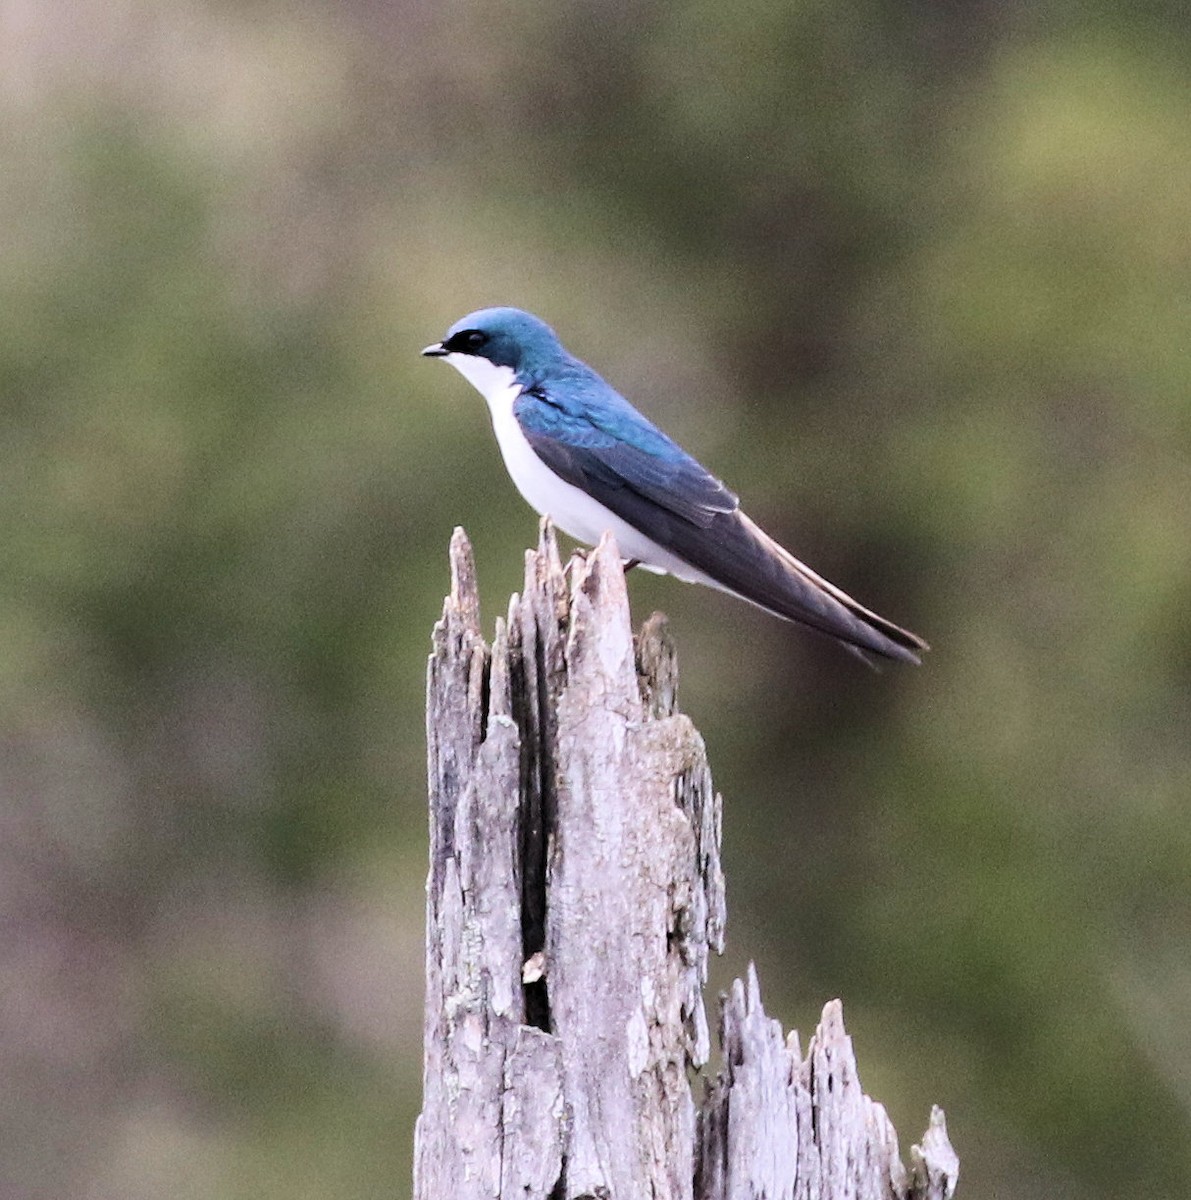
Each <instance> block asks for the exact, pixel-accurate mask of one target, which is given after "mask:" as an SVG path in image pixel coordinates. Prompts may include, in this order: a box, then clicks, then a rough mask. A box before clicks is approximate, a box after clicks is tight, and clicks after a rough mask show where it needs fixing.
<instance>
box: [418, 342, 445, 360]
mask: <svg viewBox="0 0 1191 1200" xmlns="http://www.w3.org/2000/svg"><path fill="white" fill-rule="evenodd" d="M448 353H450V351H448V350H447V349H446V347H445V346H444V345H443V344H442V342H433V343H431V345H429V346H427V347H426V349H425V350H423V351H422V357H423V358H443V357H444V356H445V355H447V354H448Z"/></svg>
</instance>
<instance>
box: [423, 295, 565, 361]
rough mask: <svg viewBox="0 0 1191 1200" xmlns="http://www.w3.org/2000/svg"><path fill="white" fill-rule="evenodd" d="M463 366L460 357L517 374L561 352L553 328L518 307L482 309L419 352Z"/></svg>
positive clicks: (459, 322)
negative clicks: (482, 360) (485, 362)
mask: <svg viewBox="0 0 1191 1200" xmlns="http://www.w3.org/2000/svg"><path fill="white" fill-rule="evenodd" d="M422 353H423V354H424V355H427V356H428V357H430V358H445V359H447V361H448V362H450V363H451V364H452V366H456V367H459V368H460V370H462V369H463V366H464V365H465V364H464V363H463V362H462V361H461V360H463V359H466V358H471V359H484V360H486V361H487V362H489V363H491V364H492V365H493V366H495V367H506V368H509V369H510V370H512V371H513V372H514V373H516V374H520V373H522V372H529V373H532V372H533V371H534V370H535V369H538V368H540V367H541V366H543V365H545V363H547V362H548V361H549V360H551V359H552V358H555V357H557V356H558V355H560V354H562V353H563V349H562V345H561V343H560V342H559V340H558V337H557V336H556V335H555V333H554V330H553V329H551V328H550V326H549V325H547V324H546V322H545V321H542V320H540V319H539V318H538V317H535V316H534V315H533V314H532V313H527V312H523V311H522V310H521V309H519V308H481V309H480V310H479V311H478V312H473V313H469V314H468V315H467V316H466V317H463V318H462V319H461V320H458V321H456V322H455V324H454V325H452V326H451V328H450V329H448V330H447V335H446V337H444V338H443V340H442V341H441V342H435V343H434V344H433V345H431V346H427V347H426V349H425V350H423V351H422Z"/></svg>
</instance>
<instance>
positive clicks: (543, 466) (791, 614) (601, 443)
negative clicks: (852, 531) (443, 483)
mask: <svg viewBox="0 0 1191 1200" xmlns="http://www.w3.org/2000/svg"><path fill="white" fill-rule="evenodd" d="M422 353H423V354H424V355H428V356H430V357H432V358H443V359H445V360H446V361H447V362H449V363H450V364H451V366H453V367H455V368H456V369H457V370H458V371H459V373H460V374H461V375H463V377H464V378H465V379H467V381H468V382H469V383H471V384H472V385H473V386H474V387H475V388H476V390H477V391H479V393H480V394H481V395H482V396H483V397H484V399H485V400H486V401H487V402H488V408H489V411H490V412H491V414H492V427H493V429H494V431H495V433H496V440H497V442H499V443H500V452H501V455H502V456H503V457H504V461H505V466H506V467H507V468H508V472H509V474H510V475H511V476H512V478H513V482H514V483H515V484H516V485H517V490H518V491H519V492H520V493H521V495H522V496H524V497H525V499H526V500H527V501H528V502H529V503H530V505H531V506H532V507H533V508H535V509H537V511H538V512H539V513H541V514H542V515H543V516H549V517H551V518H552V519H553V521H554V523H555V524H556V525H557V526H558V527H559V528H560V529H562V530H564V531H565V532H566V533H569V534H570V535H571V536H572V537H574V538H576V539H578V540H579V541H581V542H586V543H587V544H588V545H595V544H596V543H597V542H598V541H599V540H600V537H601V535H602V534H603V533H604V532H606V531H611V533H612V534H613V535H614V536H615V538H616V544H617V546H618V547H619V549H620V551H621V553H622V554H623V555H624V556H625V557H626V561H627V562H628V563H629V565H630V566H636V565H638V564H639V565H640V566H642V567H644V568H645V569H646V570H649V571H654V572H657V573H658V574H669V575H674V576H677V577H678V578H679V579H684V580H687V581H688V582H691V583H703V584H707V585H708V586H709V587H713V588H718V589H719V590H720V591H724V592H728V593H730V594H731V595H733V596H738V597H740V598H741V599H742V600H747V601H749V602H750V603H751V604H755V605H756V606H757V607H758V608H762V609H764V610H765V611H766V612H769V613H772V614H774V615H775V616H778V617H783V618H785V619H787V620H790V621H797V622H799V623H800V624H802V625H807V626H809V627H810V628H812V629H816V630H818V631H819V632H820V633H824V634H827V635H828V636H829V637H833V638H835V639H837V640H838V641H840V642H842V643H843V644H844V646H846V647H847V648H848V649H850V650H852V651H854V652H856V653H858V654H859V655H860V657H862V658H863V657H864V656H865V652H869V653H872V654H877V655H880V656H882V657H884V658H897V659H902V660H904V661H906V662H912V663H917V662H918V661H919V658H918V652H919V651H921V650H925V649H927V645H926V642H924V641H923V640H922V638H920V637H918V636H917V635H916V634H913V633H909V632H908V631H907V630H905V629H900V628H898V626H896V625H894V624H893V623H892V622H891V621H887V620H885V618H884V617H880V616H878V615H877V614H876V613H875V612H872V611H870V610H869V609H867V608H865V607H863V605H861V604H858V603H857V602H856V601H855V600H853V599H852V597H851V596H849V595H847V594H846V593H845V592H843V591H841V590H840V589H839V588H837V587H835V586H834V584H831V583H828V582H827V580H826V579H823V578H822V577H821V576H819V575H816V574H815V572H814V571H812V570H811V569H810V568H809V567H807V566H805V565H804V564H802V563H800V562H799V561H798V559H796V558H795V557H794V556H793V555H792V554H790V553H789V551H787V550H785V549H784V548H783V547H782V546H780V545H778V543H777V542H775V541H774V540H773V538H771V537H770V536H769V535H768V534H767V533H765V532H764V531H763V530H761V529H760V528H759V527H758V526H757V525H756V524H754V523H753V522H752V521H751V520H750V519H749V518H748V517H747V516H745V514H744V513H743V512H741V510H740V502H739V501H738V500H737V498H736V496H735V494H734V493H732V492H730V491H729V490H728V489H727V488H726V487H725V486H724V485H723V484H722V483H721V482H720V481H719V480H718V479H717V478H716V477H715V476H714V475H712V474H711V473H710V472H709V471H707V470H706V469H705V468H704V467H703V466H701V465H700V464H699V463H698V462H696V461H695V459H693V458H692V457H691V456H690V455H689V454H687V453H686V451H684V450H683V449H682V448H681V447H680V446H678V445H677V444H676V443H675V442H673V441H671V439H670V438H668V437H667V436H666V435H665V434H664V433H663V432H662V431H661V430H660V429H658V428H657V426H656V425H654V424H653V423H652V422H650V421H648V420H646V418H645V417H643V416H642V415H641V414H640V413H639V412H638V411H637V410H636V409H635V408H634V407H633V406H632V405H631V404H630V403H629V402H628V401H627V400H626V399H625V398H624V397H623V396H621V395H620V393H619V392H617V391H616V390H615V389H614V388H612V387H611V386H610V385H609V384H607V383H605V381H604V380H603V379H602V378H601V377H600V376H599V375H597V374H596V373H595V371H593V370H592V369H591V367H589V366H588V365H587V364H586V363H584V362H580V360H579V359H577V358H575V357H574V356H573V355H571V354H569V353H568V352H567V351H566V349H565V348H564V347H563V345H562V343H561V342H560V341H559V340H558V337H557V335H556V334H555V333H554V330H553V329H551V328H550V326H549V325H547V324H546V323H545V322H544V321H541V320H539V319H538V318H537V317H535V316H533V315H532V314H530V313H527V312H522V311H521V310H520V309H518V308H484V309H480V310H479V311H478V312H474V313H471V314H470V315H469V316H466V317H464V318H463V319H462V320H460V321H456V322H455V324H454V325H452V326H451V328H450V329H449V330H448V331H447V336H446V337H445V338H443V340H442V341H441V342H435V343H434V344H433V345H432V346H427V347H426V349H425V350H423V351H422Z"/></svg>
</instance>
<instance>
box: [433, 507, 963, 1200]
mask: <svg viewBox="0 0 1191 1200" xmlns="http://www.w3.org/2000/svg"><path fill="white" fill-rule="evenodd" d="M427 678H428V685H427V751H428V763H429V774H430V836H431V846H430V871H429V876H428V879H427V913H426V934H427V948H426V1020H425V1059H424V1089H423V1107H422V1114H421V1116H420V1117H419V1119H418V1124H417V1129H416V1133H415V1168H414V1195H415V1200H447V1198H449V1200H473V1198H474V1200H481V1198H482V1200H513V1198H514V1197H515V1198H516V1200H581V1198H592V1197H594V1198H599V1200H696V1198H697V1200H746V1198H747V1200H754V1198H755V1197H766V1200H845V1198H846V1200H870V1198H872V1200H875V1198H877V1197H880V1198H882V1200H884V1198H890V1200H894V1198H896V1200H901V1198H906V1200H910V1198H913V1200H949V1197H950V1196H951V1194H952V1193H953V1191H954V1187H955V1179H956V1175H957V1171H958V1164H957V1161H956V1159H955V1155H954V1151H952V1149H951V1146H950V1143H949V1142H948V1141H947V1135H946V1125H945V1122H944V1120H943V1114H942V1112H941V1111H940V1110H938V1109H936V1110H934V1112H933V1113H932V1117H931V1125H930V1128H929V1129H928V1130H927V1134H926V1136H925V1137H924V1138H923V1140H922V1143H921V1146H915V1147H913V1149H912V1151H911V1170H910V1171H909V1172H907V1171H906V1170H905V1168H904V1167H903V1166H902V1164H901V1161H900V1158H899V1157H898V1149H897V1136H896V1134H895V1133H894V1130H893V1127H892V1125H891V1124H890V1123H889V1120H888V1117H887V1116H886V1115H885V1111H884V1109H883V1108H882V1107H881V1106H880V1105H879V1104H876V1103H875V1102H873V1101H872V1100H870V1099H869V1098H868V1097H867V1096H865V1095H864V1093H863V1091H862V1090H861V1088H860V1084H859V1080H858V1077H857V1073H856V1063H855V1057H854V1055H853V1051H852V1045H851V1040H850V1039H849V1038H848V1037H847V1035H846V1033H845V1032H844V1028H843V1018H842V1012H841V1010H840V1008H839V1004H838V1002H832V1004H829V1005H828V1006H827V1007H826V1008H825V1009H824V1013H823V1020H822V1021H821V1023H820V1025H819V1028H818V1030H817V1031H816V1033H815V1035H814V1036H813V1037H812V1038H811V1040H810V1042H809V1043H808V1046H807V1053H806V1056H805V1058H804V1057H803V1056H802V1055H801V1053H800V1050H799V1044H798V1039H797V1036H796V1035H793V1034H792V1035H791V1036H790V1037H789V1038H783V1037H782V1032H781V1028H780V1026H779V1025H778V1023H777V1022H776V1021H773V1020H772V1019H770V1018H769V1017H767V1016H766V1015H765V1013H764V1010H763V1008H762V1006H761V999H760V987H759V985H758V982H757V977H756V972H755V971H754V970H753V969H752V968H751V967H750V969H749V973H748V978H747V980H746V981H743V982H742V981H739V980H738V981H737V983H736V984H735V985H734V987H733V989H732V992H731V995H730V996H729V997H727V998H725V999H724V1001H723V1004H722V1011H721V1021H720V1025H721V1044H722V1046H723V1049H724V1066H723V1068H722V1070H721V1071H720V1072H719V1074H718V1075H717V1077H716V1078H715V1079H714V1080H713V1081H712V1082H710V1083H709V1084H708V1086H707V1089H706V1090H707V1095H706V1097H705V1099H704V1102H703V1104H702V1105H701V1106H699V1107H697V1106H696V1104H695V1101H694V1099H693V1097H692V1095H691V1091H690V1085H689V1082H688V1074H689V1072H690V1071H691V1070H692V1069H700V1068H702V1067H704V1066H705V1065H706V1063H707V1060H708V1057H709V1053H710V1038H709V1035H708V1029H707V1020H706V1015H705V1012H704V1003H703V986H704V984H705V983H706V980H707V968H708V959H709V956H710V953H711V952H712V951H713V950H714V951H717V952H718V951H719V950H721V949H722V946H723V931H724V923H725V903H724V880H723V873H722V869H721V865H720V836H721V828H722V816H723V813H722V801H721V799H720V797H719V796H718V795H717V794H716V792H715V790H714V788H713V786H712V782H711V774H710V771H709V769H708V766H707V758H706V752H705V749H704V746H703V741H702V739H701V738H700V737H699V734H698V732H697V731H696V730H695V728H694V726H693V725H692V724H691V722H690V721H689V719H688V718H687V717H685V716H683V715H682V714H681V713H679V711H678V702H677V695H678V689H677V678H678V676H677V663H676V656H675V654H674V647H673V644H672V642H671V640H670V638H669V634H668V631H667V628H666V623H665V619H664V617H661V616H660V615H658V614H655V615H654V616H653V617H651V618H650V619H649V620H648V621H647V622H646V623H645V625H644V626H643V627H642V630H641V632H640V634H639V636H638V637H637V639H636V640H635V641H634V639H633V636H632V631H631V626H630V622H629V611H628V598H627V594H626V592H625V585H624V577H623V572H622V568H621V563H620V560H619V557H618V553H617V550H616V546H615V543H614V542H612V540H611V539H609V538H606V539H605V540H604V541H603V542H602V543H601V544H600V546H599V547H597V549H596V550H594V551H592V552H590V553H589V554H587V555H586V556H585V557H583V556H576V557H575V558H573V559H572V560H571V562H570V563H569V564H568V565H567V566H566V568H565V569H564V567H563V565H562V562H561V559H560V556H559V553H558V544H557V540H556V537H555V534H554V531H553V529H552V527H551V526H550V523H549V522H548V521H543V523H542V528H541V535H540V538H539V544H538V548H537V549H536V550H533V551H530V552H528V553H527V555H526V563H525V584H524V590H523V592H522V593H521V595H520V596H514V597H513V599H512V600H511V602H510V604H509V607H508V613H507V617H506V618H505V619H504V620H498V621H497V623H496V632H495V636H494V639H493V644H492V646H491V648H489V647H488V645H487V644H486V643H485V642H484V639H483V637H482V635H481V631H480V610H479V594H478V590H477V587H476V578H475V567H474V561H473V558H472V554H471V548H470V545H469V544H468V542H467V538H466V536H465V535H464V534H463V532H462V530H456V531H455V535H454V536H453V537H452V539H451V593H450V595H449V596H448V598H447V601H446V603H445V604H444V608H443V616H442V619H441V620H440V621H439V623H438V624H437V625H436V626H435V630H434V637H433V649H432V653H431V657H430V664H429V668H428V674H427Z"/></svg>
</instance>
